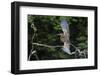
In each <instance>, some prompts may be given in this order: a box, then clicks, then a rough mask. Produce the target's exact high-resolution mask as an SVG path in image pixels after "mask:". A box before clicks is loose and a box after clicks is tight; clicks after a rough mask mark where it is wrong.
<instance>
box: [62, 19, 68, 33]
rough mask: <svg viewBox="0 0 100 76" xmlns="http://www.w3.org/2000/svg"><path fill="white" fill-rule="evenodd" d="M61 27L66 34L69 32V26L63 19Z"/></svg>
mask: <svg viewBox="0 0 100 76" xmlns="http://www.w3.org/2000/svg"><path fill="white" fill-rule="evenodd" d="M60 26H61V28H62V30H63V31H64V32H66V31H69V25H68V22H67V21H66V20H65V19H61V23H60Z"/></svg>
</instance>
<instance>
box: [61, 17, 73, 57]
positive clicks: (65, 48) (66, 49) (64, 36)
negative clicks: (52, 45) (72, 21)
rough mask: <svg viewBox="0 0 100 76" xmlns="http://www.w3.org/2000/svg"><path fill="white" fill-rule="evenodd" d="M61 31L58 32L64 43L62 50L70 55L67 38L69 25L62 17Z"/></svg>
mask: <svg viewBox="0 0 100 76" xmlns="http://www.w3.org/2000/svg"><path fill="white" fill-rule="evenodd" d="M60 26H61V28H62V31H63V33H61V34H60V39H61V41H62V42H63V43H64V45H63V48H62V50H63V51H64V52H66V53H67V54H69V55H71V54H72V53H71V51H70V40H69V25H68V22H67V21H66V20H65V19H64V18H62V19H61V22H60Z"/></svg>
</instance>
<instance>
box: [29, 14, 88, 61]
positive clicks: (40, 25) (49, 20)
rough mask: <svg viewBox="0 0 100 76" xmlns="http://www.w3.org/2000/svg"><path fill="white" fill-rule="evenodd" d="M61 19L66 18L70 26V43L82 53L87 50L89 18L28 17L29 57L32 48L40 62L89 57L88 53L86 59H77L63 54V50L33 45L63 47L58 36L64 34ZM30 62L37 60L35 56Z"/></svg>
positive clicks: (72, 49)
mask: <svg viewBox="0 0 100 76" xmlns="http://www.w3.org/2000/svg"><path fill="white" fill-rule="evenodd" d="M61 18H65V19H66V21H67V22H68V24H69V30H70V42H71V43H72V44H73V45H75V46H76V47H77V48H79V49H80V50H81V51H83V50H84V49H85V50H87V48H88V47H87V45H88V43H87V38H88V35H87V31H88V28H87V26H88V21H87V19H88V18H87V17H71V16H46V15H45V16H43V15H28V57H29V55H30V52H31V49H32V48H33V50H36V54H37V56H38V57H39V60H52V59H76V58H87V57H88V56H87V53H88V52H87V53H86V57H84V56H81V57H80V56H78V55H77V57H75V55H68V54H67V53H65V52H63V51H62V50H61V48H48V47H43V46H37V45H32V43H33V42H35V43H41V44H46V45H52V46H56V45H63V43H62V42H61V40H60V37H59V36H58V35H57V34H60V33H62V29H61V26H60V20H61ZM32 24H34V26H35V29H36V31H35V29H33V28H32ZM34 33H36V35H35V37H34V39H32V36H33V35H34ZM70 47H71V48H70V49H71V51H75V50H74V48H73V47H72V46H70ZM30 60H36V58H35V56H34V55H32V56H31V59H30Z"/></svg>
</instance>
